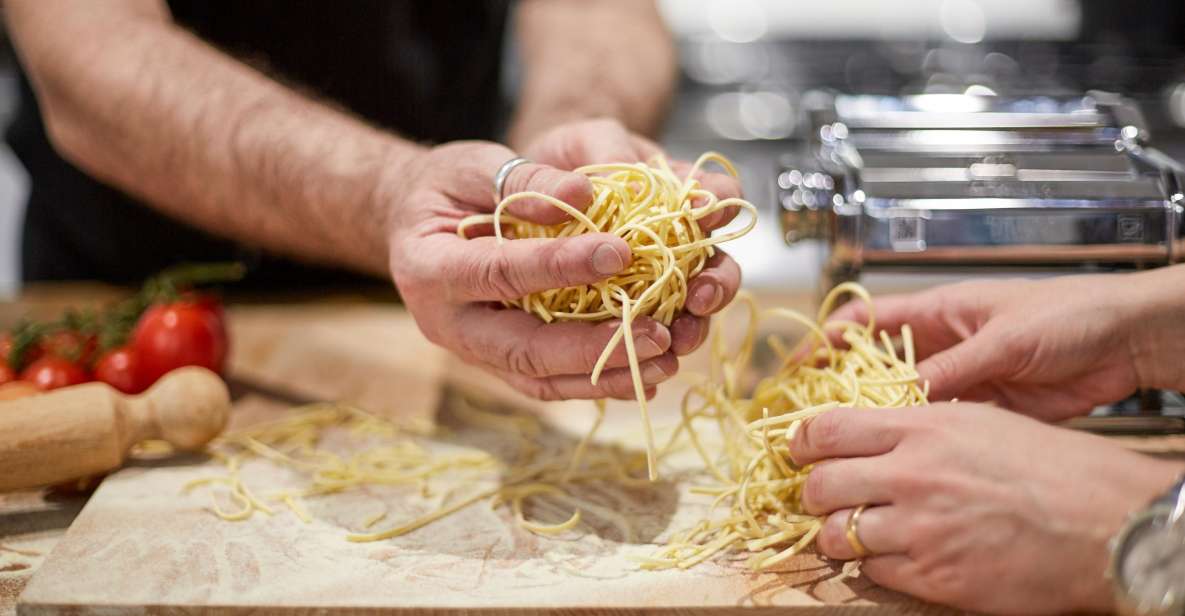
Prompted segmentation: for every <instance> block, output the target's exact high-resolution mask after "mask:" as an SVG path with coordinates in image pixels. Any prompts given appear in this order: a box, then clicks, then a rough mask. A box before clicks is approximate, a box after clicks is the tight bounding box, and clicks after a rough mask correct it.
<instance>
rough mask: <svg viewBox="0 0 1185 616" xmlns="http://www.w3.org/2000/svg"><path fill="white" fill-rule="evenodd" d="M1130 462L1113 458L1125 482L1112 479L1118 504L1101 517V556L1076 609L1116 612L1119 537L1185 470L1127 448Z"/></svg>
mask: <svg viewBox="0 0 1185 616" xmlns="http://www.w3.org/2000/svg"><path fill="white" fill-rule="evenodd" d="M1123 453H1125V454H1126V455H1127V456H1130V458H1131V459H1130V460H1129V461H1122V460H1112V464H1113V467H1114V470H1119V471H1121V473H1120V474H1121V475H1122V476H1123V477H1124V479H1123V481H1116V480H1115V479H1114V478H1111V479H1110V483H1111V484H1112V485H1114V486H1115V487H1114V490H1113V491H1112V492H1111V493H1110V494H1109V495H1108V496H1107V497H1106V498H1107V499H1108V500H1111V501H1112V502H1113V504H1114V508H1110V507H1105V508H1100V511H1102V510H1109V512H1108V513H1106V515H1105V518H1102V519H1100V525H1099V526H1098V530H1099V533H1098V535H1097V542H1096V543H1095V544H1096V546H1097V548H1096V550H1095V552H1096V553H1097V554H1098V555H1099V558H1098V559H1094V558H1092V559H1091V562H1092V563H1094V564H1092V565H1091V568H1090V572H1089V575H1087V576H1084V577H1083V578H1082V579H1081V581H1082V582H1083V584H1082V585H1081V586H1080V587H1079V592H1078V593H1077V594H1078V596H1079V597H1080V600H1079V601H1077V602H1075V603H1076V604H1077V606H1078V607H1077V608H1076V609H1081V610H1087V611H1098V612H1113V611H1115V609H1116V599H1117V593H1116V586H1115V581H1114V579H1113V577H1112V574H1113V571H1114V564H1115V563H1114V560H1113V559H1114V558H1115V556H1116V552H1115V550H1116V549H1117V547H1118V546H1117V543H1116V542H1117V540H1118V539H1119V537H1120V536H1121V535H1122V534H1123V532H1124V530H1125V529H1126V528H1127V527H1128V525H1129V523H1130V522H1131V521H1132V520H1133V519H1135V518H1136V517H1137V516H1138V515H1139V514H1140V513H1141V512H1143V511H1145V510H1146V509H1147V508H1148V507H1149V506H1150V505H1151V504H1152V503H1153V502H1155V501H1156V500H1157V499H1159V498H1160V497H1161V496H1163V495H1164V493H1165V492H1166V491H1167V490H1168V489H1169V488H1170V487H1172V486H1173V485H1175V484H1176V483H1177V482H1178V481H1179V480H1180V478H1181V474H1182V473H1183V472H1185V467H1183V466H1182V465H1181V464H1180V463H1178V462H1173V461H1168V460H1161V459H1156V458H1153V457H1150V456H1148V455H1144V454H1140V453H1136V452H1132V451H1125V452H1123Z"/></svg>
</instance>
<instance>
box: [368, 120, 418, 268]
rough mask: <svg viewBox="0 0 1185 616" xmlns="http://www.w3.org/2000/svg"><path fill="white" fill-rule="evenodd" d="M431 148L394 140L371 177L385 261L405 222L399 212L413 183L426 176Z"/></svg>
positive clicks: (372, 208) (373, 202)
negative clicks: (396, 234)
mask: <svg viewBox="0 0 1185 616" xmlns="http://www.w3.org/2000/svg"><path fill="white" fill-rule="evenodd" d="M430 150H431V148H429V147H425V146H421V145H417V144H412V143H407V142H401V141H397V140H392V141H391V142H390V143H389V144H388V146H387V148H386V150H385V152H384V153H383V157H382V163H381V164H380V165H379V166H378V170H377V172H376V173H375V177H374V178H373V179H372V180H371V187H372V188H371V191H370V204H369V205H370V209H371V211H372V212H374V220H373V222H374V227H373V228H374V230H375V232H377V233H380V234H382V236H383V237H382V246H383V247H384V248H385V249H386V250H385V251H384V252H383V258H384V264H386V260H387V259H388V258H389V255H390V253H391V250H392V246H391V241H392V237H393V236H394V232H395V231H396V230H397V228H398V227H399V226H400V225H401V224H403V221H402V220H401V217H400V216H399V215H398V214H399V212H400V209H401V208H402V207H404V206H403V198H402V197H403V196H404V195H406V194H407V192H408V190H409V188H410V184H411V183H412V182H413V181H415V179H416V178H418V177H420V176H421V175H422V171H421V170H420V169H419V167H421V166H422V161H423V160H424V158H425V157H426V155H427V153H428V152H429V151H430Z"/></svg>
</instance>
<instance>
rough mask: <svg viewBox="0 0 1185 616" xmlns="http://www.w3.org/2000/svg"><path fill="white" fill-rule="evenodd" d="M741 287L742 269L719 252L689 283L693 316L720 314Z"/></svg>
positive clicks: (688, 296) (688, 291)
mask: <svg viewBox="0 0 1185 616" xmlns="http://www.w3.org/2000/svg"><path fill="white" fill-rule="evenodd" d="M740 286H741V267H740V266H739V265H737V262H736V261H734V260H733V259H732V257H730V256H728V254H727V253H725V252H724V251H722V250H717V251H716V254H715V255H712V258H710V259H708V264H707V266H706V267H704V270H703V271H702V272H700V273H699V274H698V275H696V276H695V277H694V278H692V279H691V280H690V281H689V282H688V283H687V303H686V304H684V306H683V307H684V308H685V309H686V310H687V311H688V312H690V313H691V314H694V315H697V316H707V315H710V314H714V313H716V312H719V311H720V310H721V309H723V308H724V307H725V306H727V305H728V304H729V303H730V302H732V299H733V298H734V297H736V294H737V289H739V288H740Z"/></svg>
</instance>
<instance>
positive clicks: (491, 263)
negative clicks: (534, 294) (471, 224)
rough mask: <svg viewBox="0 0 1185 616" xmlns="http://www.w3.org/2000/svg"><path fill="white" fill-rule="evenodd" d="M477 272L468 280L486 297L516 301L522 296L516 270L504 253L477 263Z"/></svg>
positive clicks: (498, 253)
mask: <svg viewBox="0 0 1185 616" xmlns="http://www.w3.org/2000/svg"><path fill="white" fill-rule="evenodd" d="M475 269H476V270H477V271H476V272H475V273H474V274H473V275H472V276H470V277H469V278H468V279H469V280H472V281H473V282H474V284H475V285H476V286H477V288H478V289H480V290H481V291H482V292H483V293H484V295H485V296H487V297H496V298H498V299H502V300H512V299H518V298H519V297H522V296H523V293H522V292H521V284H520V283H519V281H518V276H517V274H516V269H515V267H514V264H513V263H511V261H510V258H509V257H507V256H506V253H504V252H502V251H498V252H496V253H494V254H493V255H490V256H489V257H488V258H485V259H482V260H481V261H479V262H478V265H477V266H476V268H475Z"/></svg>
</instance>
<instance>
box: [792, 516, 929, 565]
mask: <svg viewBox="0 0 1185 616" xmlns="http://www.w3.org/2000/svg"><path fill="white" fill-rule="evenodd" d="M854 512H855V509H854V508H849V509H841V510H839V511H836V512H835V513H832V514H831V515H829V516H827V519H826V520H825V521H824V522H823V528H822V530H820V531H819V535H818V536H817V537H816V538H815V544H816V545H817V546H818V547H819V551H820V552H822V553H823V554H825V555H826V556H827V557H828V558H834V559H836V560H855V559H857V558H860V555H859V554H857V553H856V549H855V548H853V547H852V544H851V542H849V541H848V535H847V530H848V520H850V519H851V517H852V514H853V513H854ZM913 523H914V522H913V521H912V520H910V519H909V518H907V517H906V516H905V515H904V514H903V513H902V511H901V509H900V508H899V507H892V506H887V507H869V508H867V509H865V510H864V511H863V512H862V513H861V514H860V518H859V519H858V520H857V522H856V528H855V531H856V537H857V538H858V539H859V540H860V544H861V545H863V546H864V548H865V549H866V550H867V551H868V554H869V557H871V558H881V557H884V556H887V555H889V554H905V553H907V552H908V551H909V543H908V541H907V540H906V537H907V536H909V533H906V532H902V531H903V529H904V528H905V527H906V526H908V525H910V524H913Z"/></svg>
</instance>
